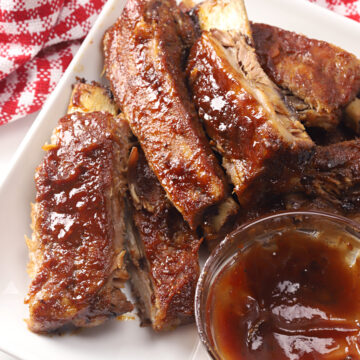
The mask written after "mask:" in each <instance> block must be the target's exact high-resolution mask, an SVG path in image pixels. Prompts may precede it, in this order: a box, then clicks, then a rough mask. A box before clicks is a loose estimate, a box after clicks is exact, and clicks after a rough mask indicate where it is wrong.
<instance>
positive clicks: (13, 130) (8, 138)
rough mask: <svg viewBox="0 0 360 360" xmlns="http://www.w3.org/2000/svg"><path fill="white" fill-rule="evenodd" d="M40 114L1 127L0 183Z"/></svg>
mask: <svg viewBox="0 0 360 360" xmlns="http://www.w3.org/2000/svg"><path fill="white" fill-rule="evenodd" d="M38 113H39V112H36V113H33V114H31V115H28V116H26V117H24V118H22V119H19V120H17V121H15V122H12V123H10V124H6V125H2V126H0V183H1V182H2V180H3V178H4V177H5V176H6V174H7V172H8V169H9V165H10V162H11V159H12V158H13V155H14V154H15V151H16V149H17V148H18V146H19V145H20V143H21V141H22V140H23V138H24V136H25V134H26V133H27V131H28V130H29V128H30V126H31V124H32V123H33V121H34V120H35V118H36V116H37V115H38ZM0 359H1V358H0Z"/></svg>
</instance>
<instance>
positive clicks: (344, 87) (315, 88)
mask: <svg viewBox="0 0 360 360" xmlns="http://www.w3.org/2000/svg"><path fill="white" fill-rule="evenodd" d="M251 27H252V32H253V38H254V43H255V47H256V53H257V55H258V57H259V61H260V64H261V66H262V67H263V69H264V70H265V72H266V73H267V74H268V76H269V77H270V78H271V79H272V80H273V81H274V82H275V83H276V84H277V85H278V86H280V87H281V88H282V89H284V90H286V95H287V99H288V101H289V102H290V104H291V105H292V106H293V107H294V108H295V110H297V113H298V115H299V117H300V119H301V120H302V121H303V122H304V123H305V125H306V126H317V127H323V128H325V129H327V130H330V129H331V128H334V127H335V126H336V125H337V124H338V122H339V118H340V116H341V108H342V107H344V106H346V105H347V104H348V103H350V102H351V101H352V100H353V99H354V98H355V96H356V95H357V94H358V93H359V92H360V61H359V60H358V59H357V58H356V57H355V56H354V55H352V54H350V53H348V52H346V51H344V50H342V49H340V48H338V47H337V46H334V45H331V44H329V43H327V42H325V41H319V40H314V39H309V38H307V37H306V36H304V35H299V34H296V33H294V32H291V31H286V30H282V29H279V28H277V27H275V26H270V25H265V24H252V25H251Z"/></svg>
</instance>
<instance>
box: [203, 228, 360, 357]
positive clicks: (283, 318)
mask: <svg viewBox="0 0 360 360" xmlns="http://www.w3.org/2000/svg"><path fill="white" fill-rule="evenodd" d="M351 249H352V245H351V244H345V245H344V246H343V247H342V246H340V247H330V246H329V245H327V244H326V242H324V241H320V240H319V239H317V240H315V239H314V238H312V237H310V236H307V235H305V234H301V233H298V232H287V233H285V234H282V235H277V236H276V237H275V238H274V239H272V240H271V244H270V245H266V246H265V245H262V244H260V243H257V244H255V245H253V246H252V247H251V248H249V249H248V250H246V251H245V253H244V254H243V255H242V256H241V258H240V257H238V258H237V259H236V261H235V262H234V263H233V264H231V265H229V266H228V267H227V268H226V269H225V270H223V271H222V272H221V273H220V275H218V277H217V279H216V281H215V283H214V285H213V287H212V289H211V291H210V295H209V298H208V302H207V314H208V315H207V316H208V318H207V326H210V327H211V331H212V333H213V334H214V336H213V338H214V342H215V348H216V349H217V351H218V353H219V354H220V355H221V357H222V358H223V359H246V360H247V359H261V360H266V359H276V360H281V359H291V360H297V359H301V360H305V359H342V360H351V359H360V324H359V315H360V311H359V310H360V286H359V285H360V283H359V280H360V279H359V275H360V268H359V265H360V264H359V260H356V261H355V262H354V263H353V264H352V265H351V266H350V265H348V264H347V262H346V261H345V256H346V254H347V252H348V250H351ZM210 324H211V325H210Z"/></svg>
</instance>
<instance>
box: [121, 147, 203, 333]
mask: <svg viewBox="0 0 360 360" xmlns="http://www.w3.org/2000/svg"><path fill="white" fill-rule="evenodd" d="M128 183H129V193H130V195H129V197H128V202H127V203H128V212H129V214H128V215H129V218H128V219H127V221H126V223H127V229H128V253H129V255H130V256H129V257H130V265H129V271H130V273H131V284H132V289H133V292H134V294H135V296H136V298H137V299H138V307H139V310H140V317H141V319H142V321H143V323H144V324H146V323H151V325H152V327H153V329H154V330H156V331H162V330H168V329H171V328H174V327H175V326H177V325H180V324H183V323H187V322H190V321H193V314H194V305H193V303H194V294H195V287H196V282H197V279H198V276H199V264H198V249H199V246H200V243H201V240H200V239H199V238H198V236H197V235H196V233H195V232H194V231H192V230H191V229H190V228H189V226H188V224H187V223H186V222H185V221H184V220H183V218H182V216H181V214H180V213H179V212H178V211H177V210H176V209H175V208H174V206H173V205H172V204H171V203H170V201H169V200H168V199H167V197H166V193H165V191H164V190H163V188H162V187H161V185H160V183H159V181H158V180H157V178H156V176H155V175H154V173H153V171H152V170H151V169H150V167H149V165H148V164H147V162H146V159H145V156H144V153H143V152H142V150H141V149H140V148H139V147H134V148H133V149H132V151H131V155H130V158H129V169H128Z"/></svg>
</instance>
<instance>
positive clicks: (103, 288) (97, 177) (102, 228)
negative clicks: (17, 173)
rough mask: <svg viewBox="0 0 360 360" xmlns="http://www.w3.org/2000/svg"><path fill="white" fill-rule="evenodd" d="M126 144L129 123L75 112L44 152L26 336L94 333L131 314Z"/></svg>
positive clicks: (32, 243) (30, 242) (38, 179)
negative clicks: (69, 329) (66, 330)
mask: <svg viewBox="0 0 360 360" xmlns="http://www.w3.org/2000/svg"><path fill="white" fill-rule="evenodd" d="M75 91H79V89H75ZM129 137H130V130H129V127H128V125H127V123H126V122H124V121H123V122H121V121H117V120H116V119H115V118H114V117H113V116H112V115H111V114H109V113H107V112H91V113H80V112H75V113H73V114H71V115H67V116H65V117H63V118H62V119H60V120H59V123H58V126H57V127H56V129H55V130H54V133H53V136H52V141H51V144H48V145H45V147H44V149H45V150H46V154H45V157H44V159H43V161H42V162H41V164H40V165H39V167H38V168H37V170H36V174H35V183H36V190H37V194H36V202H35V204H34V205H33V206H32V229H33V234H32V237H31V239H27V245H28V247H29V251H30V263H29V267H28V269H29V274H30V276H31V278H32V282H31V285H30V289H29V293H28V296H27V298H26V303H28V304H29V308H30V319H29V320H28V326H29V328H30V330H32V331H34V332H49V331H54V330H57V329H59V328H61V327H63V326H64V325H68V324H73V325H75V326H78V327H88V326H95V325H99V324H101V323H102V322H103V321H105V320H106V319H108V318H110V317H113V316H116V315H120V314H122V313H124V312H127V311H130V310H132V308H133V306H132V305H131V303H130V302H128V301H127V299H126V297H125V295H124V294H123V293H122V291H121V287H122V286H123V283H124V282H125V281H126V280H127V278H128V274H127V272H126V270H125V267H124V255H125V250H124V232H125V225H124V220H123V212H124V202H123V199H122V197H123V196H124V195H125V191H126V175H125V171H126V159H127V156H128V151H129Z"/></svg>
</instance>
